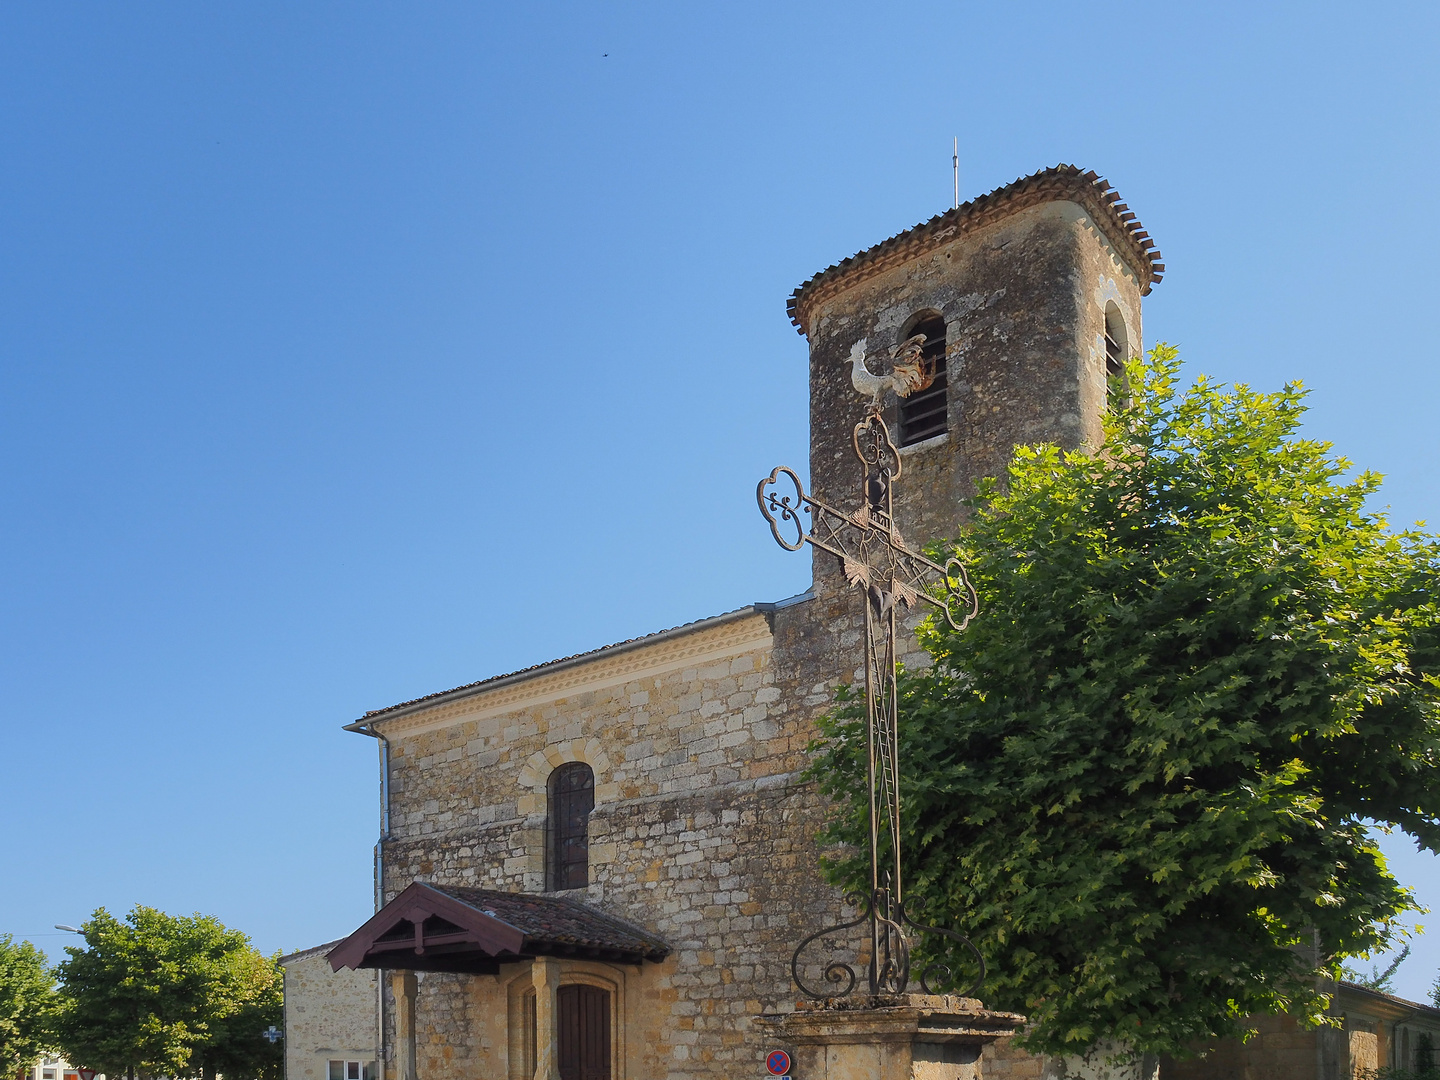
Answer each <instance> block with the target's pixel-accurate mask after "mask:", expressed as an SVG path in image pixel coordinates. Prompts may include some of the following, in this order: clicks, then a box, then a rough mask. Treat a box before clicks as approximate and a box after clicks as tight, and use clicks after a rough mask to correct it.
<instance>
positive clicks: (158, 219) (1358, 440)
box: [0, 2, 1440, 996]
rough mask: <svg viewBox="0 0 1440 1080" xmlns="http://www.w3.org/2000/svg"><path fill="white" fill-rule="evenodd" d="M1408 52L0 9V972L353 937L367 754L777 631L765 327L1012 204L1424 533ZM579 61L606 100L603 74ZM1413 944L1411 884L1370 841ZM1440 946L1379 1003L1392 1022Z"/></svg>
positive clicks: (1356, 19) (928, 28) (1010, 32)
mask: <svg viewBox="0 0 1440 1080" xmlns="http://www.w3.org/2000/svg"><path fill="white" fill-rule="evenodd" d="M1437 38H1440V9H1437V8H1436V7H1435V6H1434V5H1420V4H1414V5H1404V4H1395V5H1387V6H1380V7H1371V8H1367V9H1365V11H1364V13H1363V15H1362V13H1361V10H1360V9H1359V8H1357V7H1355V6H1353V5H1346V6H1340V5H1325V4H1316V3H1309V4H1303V5H1302V4H1292V5H1286V4H1270V5H1256V4H1226V3H1218V4H1208V5H1185V6H1182V5H1157V4H1126V3H1118V4H1110V5H1105V6H1102V7H1099V8H1097V7H1094V6H1083V5H1074V4H1042V3H1032V4H1008V5H998V4H993V3H987V4H980V3H961V4H929V5H927V4H887V5H869V6H867V5H854V4H845V3H836V2H829V3H813V4H799V3H793V4H791V3H773V2H772V3H766V4H746V3H731V4H723V5H703V6H702V5H679V4H659V3H656V4H648V5H641V4H636V5H600V4H588V5H573V6H570V5H563V4H535V5H503V6H502V5H492V6H482V5H473V4H469V5H462V4H445V3H430V4H425V5H398V4H396V5H383V6H382V5H377V4H365V3H360V4H354V3H347V4H339V3H331V4H323V3H286V4H278V3H274V4H265V3H253V4H246V5H231V6H230V7H228V8H225V7H221V6H219V5H193V4H178V3H176V4H165V3H152V4H147V5H143V6H141V5H123V6H122V5H75V4H65V3H55V4H45V5H18V4H12V5H7V6H5V7H4V8H3V9H0V151H3V161H4V168H3V170H0V453H3V461H4V468H3V470H0V500H3V506H4V514H3V516H0V560H3V566H4V568H5V572H4V574H3V575H0V637H3V641H0V645H3V648H0V686H3V691H4V692H3V698H0V700H3V710H4V711H3V723H4V730H5V746H6V749H7V752H8V756H9V760H10V767H9V769H8V775H9V777H10V780H9V783H8V792H7V796H8V797H7V799H6V802H5V805H6V807H7V813H8V816H9V818H10V821H9V823H8V828H6V829H5V830H4V833H3V839H0V858H3V865H4V866H5V867H6V869H7V874H6V880H7V881H8V882H9V883H10V888H7V889H6V890H4V896H3V897H0V931H9V932H13V933H16V934H18V935H21V936H27V937H31V938H32V939H33V940H35V941H36V942H37V943H38V944H40V945H41V946H42V947H44V948H46V949H47V950H49V951H51V952H52V954H54V953H58V952H59V949H60V947H61V946H63V945H64V944H65V940H64V935H61V934H58V933H56V932H54V931H52V930H51V929H50V928H51V924H53V923H56V922H72V923H74V922H79V921H80V920H82V919H83V918H84V917H85V916H86V914H87V913H88V912H89V911H90V910H92V909H93V908H95V907H96V906H98V905H102V904H103V905H106V906H108V907H110V908H111V909H113V910H122V911H123V910H126V909H128V908H129V907H130V906H131V905H132V904H134V903H137V902H144V903H148V904H152V905H155V906H157V907H161V908H164V909H166V910H170V911H183V912H188V911H194V910H201V911H205V912H207V913H212V914H215V915H217V916H218V917H220V918H221V919H222V920H224V921H225V922H226V923H228V924H231V925H234V926H237V927H239V928H241V929H244V930H246V931H247V932H249V933H251V934H252V935H253V936H254V938H255V940H256V942H257V944H259V945H260V946H262V947H263V948H266V949H275V948H283V949H286V950H289V949H294V948H300V947H305V946H309V945H312V944H315V943H317V942H320V941H324V940H328V939H329V938H332V937H336V936H338V935H340V934H343V933H345V932H348V931H349V930H350V929H352V928H354V927H355V926H356V925H358V924H359V923H360V922H361V921H363V919H364V918H365V917H366V915H367V913H368V911H369V906H370V897H371V892H370V845H371V844H372V843H373V841H374V837H375V832H376V798H377V796H376V766H375V752H374V746H373V744H372V743H371V741H370V740H367V739H364V738H362V737H359V736H355V735H349V734H345V733H343V732H342V731H340V725H341V724H343V723H346V722H348V721H350V720H353V719H354V718H356V717H357V716H359V715H360V714H361V713H362V712H363V711H364V710H366V709H369V708H376V707H380V706H384V705H387V704H392V703H394V702H397V701H400V700H403V699H406V698H410V697H413V696H416V695H418V694H423V693H427V692H430V691H434V690H437V689H442V688H446V687H450V686H453V685H456V684H459V683H464V682H468V681H471V680H474V679H477V678H481V677H484V676H486V675H490V674H494V673H497V672H502V671H506V670H510V669H513V668H517V667H521V666H525V665H528V664H532V663H535V662H538V661H542V660H545V659H547V658H550V657H554V656H559V655H564V654H567V653H572V652H576V651H581V650H584V649H587V648H592V647H595V646H597V645H600V644H603V643H606V642H609V641H614V640H618V639H622V638H626V637H630V636H633V635H635V634H639V633H644V632H648V631H651V630H655V629H658V628H661V627H665V626H670V625H674V624H677V623H680V622H685V621H688V620H690V619H693V618H697V617H701V616H705V615H709V614H713V613H716V612H719V611H723V610H728V609H731V608H735V607H738V606H741V605H743V604H746V603H749V602H751V601H754V600H767V599H778V598H780V597H783V596H787V595H790V594H792V593H795V592H798V591H800V590H801V589H803V588H804V587H805V585H806V567H807V560H804V559H801V558H798V557H794V556H787V555H786V554H785V553H784V552H781V551H780V550H779V549H777V548H775V546H774V544H773V543H772V542H771V540H770V536H769V532H768V530H767V529H766V528H765V527H764V524H763V522H762V521H761V520H760V519H759V517H758V515H757V514H756V512H755V509H754V497H753V490H754V484H755V481H756V479H757V478H758V477H759V476H761V475H763V474H764V473H768V472H769V470H770V468H771V467H772V466H773V465H774V464H776V463H778V462H789V463H795V464H803V463H804V460H805V445H806V443H805V422H806V401H805V346H804V343H803V341H802V340H801V339H800V338H799V337H798V336H796V334H795V332H794V330H793V328H791V327H790V326H789V324H788V322H787V321H786V318H785V315H784V302H785V298H786V296H787V295H788V294H789V292H790V291H791V289H792V288H793V287H794V286H795V285H796V284H798V283H799V282H800V281H802V280H803V279H804V278H806V277H808V276H809V275H810V274H811V273H813V272H814V271H816V270H818V269H820V268H821V267H824V266H826V265H828V264H829V263H832V262H834V261H836V260H837V259H840V258H843V257H844V256H846V255H849V254H851V253H853V252H854V251H857V250H859V249H861V248H863V247H866V246H868V245H869V244H871V243H873V242H875V241H877V240H879V239H882V238H884V237H886V236H889V235H891V234H893V233H895V232H897V231H899V230H901V229H903V228H906V227H908V226H910V225H912V224H914V223H915V222H917V221H920V220H923V219H925V218H927V217H929V216H931V215H932V214H934V213H936V212H938V211H940V210H943V209H944V208H945V207H947V206H948V205H949V202H950V196H951V173H950V146H951V138H952V136H958V137H959V139H960V145H961V149H960V156H961V190H962V195H965V196H970V195H975V194H979V193H981V192H983V191H987V190H989V189H991V188H994V187H996V186H998V185H1000V184H1003V183H1006V182H1008V181H1010V180H1012V179H1014V178H1015V177H1016V176H1019V175H1021V174H1024V173H1028V172H1031V171H1034V170H1035V169H1037V168H1041V167H1043V166H1045V165H1048V164H1054V163H1056V162H1061V161H1065V162H1074V163H1076V164H1079V165H1081V166H1083V167H1087V168H1093V169H1096V170H1097V171H1099V172H1100V173H1101V174H1102V175H1104V176H1106V177H1107V178H1109V179H1110V180H1111V181H1112V182H1113V183H1114V184H1115V185H1116V186H1117V187H1118V188H1119V189H1120V192H1121V194H1122V195H1123V196H1124V197H1125V199H1126V200H1127V201H1128V202H1129V204H1130V205H1131V207H1132V208H1134V209H1135V210H1136V211H1137V212H1138V213H1139V215H1140V217H1141V220H1142V221H1143V222H1144V224H1145V226H1146V227H1147V228H1148V229H1149V231H1150V233H1151V234H1152V235H1153V236H1154V237H1155V238H1156V240H1157V241H1158V243H1159V244H1160V247H1161V249H1162V251H1163V252H1164V255H1165V262H1166V264H1167V266H1168V270H1167V273H1166V277H1165V280H1164V282H1163V283H1161V284H1160V285H1159V286H1157V288H1156V290H1155V292H1154V293H1153V294H1152V296H1151V297H1150V298H1149V300H1148V301H1147V307H1146V312H1145V331H1146V339H1147V342H1150V343H1153V342H1155V341H1157V340H1162V339H1163V340H1170V341H1172V342H1176V343H1178V344H1179V345H1180V346H1181V347H1182V349H1183V353H1184V355H1185V356H1186V357H1187V359H1188V361H1189V364H1190V370H1191V372H1192V373H1198V372H1202V371H1203V372H1205V373H1208V374H1211V375H1215V376H1217V377H1220V378H1223V379H1241V380H1246V381H1249V382H1251V383H1252V384H1253V385H1255V386H1257V387H1261V388H1273V387H1276V386H1278V385H1279V384H1280V383H1281V382H1283V381H1285V380H1287V379H1302V380H1304V382H1305V383H1306V385H1308V386H1309V387H1311V388H1312V389H1313V396H1312V398H1311V404H1312V406H1313V411H1312V412H1311V414H1310V419H1309V424H1308V429H1307V430H1308V432H1309V433H1310V434H1312V435H1314V436H1317V437H1322V438H1327V439H1331V440H1333V441H1334V442H1335V443H1336V444H1337V447H1338V448H1339V449H1340V450H1341V451H1342V452H1344V453H1345V454H1346V455H1348V456H1349V457H1351V458H1352V459H1354V460H1355V461H1356V462H1357V464H1359V465H1362V466H1364V467H1368V468H1372V469H1375V470H1378V471H1380V472H1382V473H1385V474H1386V475H1387V477H1388V480H1387V483H1386V487H1385V489H1384V500H1385V501H1387V502H1388V503H1389V504H1390V505H1391V506H1392V508H1393V512H1394V515H1395V518H1396V519H1397V520H1399V521H1411V520H1414V519H1416V518H1429V517H1434V516H1435V515H1436V504H1437V496H1440V481H1437V479H1436V471H1437V470H1436V466H1437V457H1440V453H1437V449H1440V448H1437V441H1436V434H1435V428H1434V425H1433V423H1432V419H1431V418H1432V417H1433V415H1434V413H1435V411H1436V407H1437V403H1440V375H1437V370H1436V364H1435V360H1436V345H1435V335H1434V332H1433V326H1432V323H1433V318H1434V312H1435V302H1434V296H1435V294H1436V292H1437V286H1440V280H1437V278H1440V274H1437V270H1436V265H1435V261H1434V258H1433V252H1434V251H1435V250H1436V247H1437V240H1440V235H1437V233H1440V226H1437V220H1440V219H1437V215H1436V214H1435V212H1434V206H1433V202H1434V195H1433V191H1434V186H1435V185H1434V177H1435V176H1436V175H1437V172H1440V170H1437V165H1440V162H1437V156H1440V155H1437V145H1436V134H1437V123H1436V121H1437V111H1440V110H1437V101H1440V94H1437V91H1440V65H1437V64H1436V63H1435V57H1436V55H1437V44H1440V41H1437ZM607 54H608V55H607ZM1389 846H1390V848H1391V849H1392V850H1393V851H1395V852H1396V853H1397V865H1398V867H1399V869H1400V871H1401V873H1402V876H1403V877H1404V878H1405V879H1406V880H1407V881H1409V882H1411V883H1412V884H1414V885H1415V886H1416V888H1417V889H1418V890H1419V893H1420V895H1421V896H1422V898H1425V899H1427V900H1428V901H1429V902H1430V903H1432V904H1435V905H1436V906H1440V870H1437V866H1436V863H1435V860H1434V859H1432V858H1431V857H1429V856H1423V857H1422V856H1417V855H1413V854H1409V853H1408V852H1407V850H1406V845H1405V844H1404V843H1403V842H1401V841H1395V842H1393V843H1391V844H1390V845H1389ZM1437 969H1440V933H1437V934H1434V935H1432V936H1431V937H1429V938H1424V939H1421V941H1420V942H1419V943H1418V944H1417V947H1416V953H1415V956H1414V957H1413V958H1412V959H1411V960H1410V961H1408V962H1407V964H1406V965H1405V966H1404V967H1403V968H1402V969H1401V972H1400V979H1399V986H1400V989H1401V990H1402V991H1403V992H1406V993H1408V994H1410V995H1412V996H1419V995H1423V994H1424V993H1425V991H1426V989H1427V988H1428V986H1429V984H1430V982H1431V980H1432V979H1433V978H1434V975H1435V973H1436V970H1437Z"/></svg>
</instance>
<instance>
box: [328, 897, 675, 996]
mask: <svg viewBox="0 0 1440 1080" xmlns="http://www.w3.org/2000/svg"><path fill="white" fill-rule="evenodd" d="M669 952H670V947H669V946H668V945H666V944H665V942H663V941H661V940H660V939H659V938H658V937H655V936H654V935H652V934H648V933H646V932H645V931H644V930H641V929H640V928H639V927H636V926H632V925H631V924H629V923H627V922H624V921H622V920H620V919H617V918H615V917H614V916H612V915H606V914H605V913H604V912H602V911H597V910H596V909H595V908H592V907H590V906H588V905H586V904H581V903H579V902H577V901H575V900H566V899H563V898H561V897H558V896H540V895H537V894H535V893H508V892H496V891H494V890H491V889H467V888H461V887H456V886H449V885H427V884H425V883H423V882H419V881H417V882H415V883H413V884H412V885H411V886H410V887H409V888H407V889H406V890H405V891H404V892H402V893H401V894H400V895H399V896H397V897H395V899H394V900H391V901H390V903H388V904H386V905H385V906H384V907H383V908H381V909H380V910H379V911H377V912H376V913H375V915H374V917H373V918H371V919H370V920H369V921H368V922H366V923H365V925H364V926H362V927H360V929H358V930H356V931H355V932H354V933H353V934H351V935H350V936H349V937H347V938H345V939H344V940H343V941H341V942H340V943H339V944H338V945H336V946H335V948H333V949H331V950H330V952H329V953H327V954H326V959H327V960H329V961H330V967H331V968H332V969H333V970H335V971H339V970H340V969H341V968H386V969H390V970H406V971H459V972H465V973H468V974H474V975H493V974H495V973H496V972H498V971H499V970H500V965H501V964H513V963H515V962H516V961H518V960H528V959H532V958H533V957H536V956H560V957H571V958H574V959H580V960H608V961H611V962H618V963H622V964H640V963H642V962H644V961H646V960H651V961H657V962H658V961H660V960H663V959H664V958H665V957H666V956H667V955H669Z"/></svg>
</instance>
